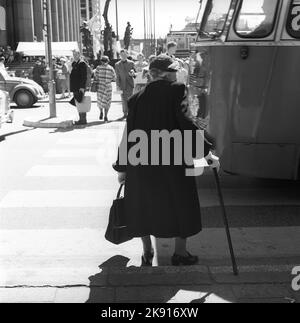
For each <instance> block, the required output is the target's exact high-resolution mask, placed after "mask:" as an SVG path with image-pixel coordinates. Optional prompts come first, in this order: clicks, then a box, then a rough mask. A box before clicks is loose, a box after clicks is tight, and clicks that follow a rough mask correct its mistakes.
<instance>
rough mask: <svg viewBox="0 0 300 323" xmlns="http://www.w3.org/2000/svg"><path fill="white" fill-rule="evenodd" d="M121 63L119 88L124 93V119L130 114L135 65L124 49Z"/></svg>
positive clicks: (119, 66) (118, 80) (118, 77)
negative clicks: (129, 103)
mask: <svg viewBox="0 0 300 323" xmlns="http://www.w3.org/2000/svg"><path fill="white" fill-rule="evenodd" d="M120 56H121V61H120V62H118V63H117V64H116V75H117V88H118V90H120V91H122V105H123V113H124V118H126V117H127V114H128V100H129V98H130V97H131V96H132V94H133V89H134V77H135V65H134V62H132V61H130V60H129V59H128V53H127V51H126V50H125V49H124V50H122V51H121V53H120Z"/></svg>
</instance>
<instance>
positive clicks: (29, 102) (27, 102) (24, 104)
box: [14, 90, 35, 108]
mask: <svg viewBox="0 0 300 323" xmlns="http://www.w3.org/2000/svg"><path fill="white" fill-rule="evenodd" d="M14 101H15V103H16V104H17V106H18V107H19V108H31V107H32V106H33V105H34V102H35V97H34V96H33V94H32V93H31V92H30V91H28V90H20V91H18V92H17V93H16V94H15V97H14Z"/></svg>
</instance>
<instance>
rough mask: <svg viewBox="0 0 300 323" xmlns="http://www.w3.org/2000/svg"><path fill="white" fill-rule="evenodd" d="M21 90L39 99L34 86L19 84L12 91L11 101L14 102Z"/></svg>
mask: <svg viewBox="0 0 300 323" xmlns="http://www.w3.org/2000/svg"><path fill="white" fill-rule="evenodd" d="M20 90H27V91H29V92H30V93H31V94H32V95H33V96H34V97H35V98H36V99H37V95H36V93H35V91H34V90H33V88H32V86H30V85H29V84H19V85H17V86H16V87H15V88H14V89H13V90H12V91H11V93H10V98H11V100H14V97H15V94H16V93H17V92H18V91H20Z"/></svg>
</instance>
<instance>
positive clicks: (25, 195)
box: [0, 102, 300, 286]
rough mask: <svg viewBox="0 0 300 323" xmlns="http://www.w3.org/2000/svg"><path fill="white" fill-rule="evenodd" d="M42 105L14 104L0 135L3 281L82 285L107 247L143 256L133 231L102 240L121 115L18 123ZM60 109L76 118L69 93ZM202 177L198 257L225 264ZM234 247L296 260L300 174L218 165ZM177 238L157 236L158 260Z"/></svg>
mask: <svg viewBox="0 0 300 323" xmlns="http://www.w3.org/2000/svg"><path fill="white" fill-rule="evenodd" d="M46 114H47V104H46V103H43V104H42V106H36V107H34V108H33V109H28V110H18V109H16V122H15V124H14V125H5V126H4V127H3V128H2V129H1V132H0V134H2V135H3V134H4V135H6V139H5V140H4V141H2V142H1V143H0V183H1V184H0V260H1V265H0V272H1V275H0V286H24V285H26V286H28V285H30V286H34V285H37V286H45V285H50V286H51V285H55V286H58V285H60V284H62V285H80V284H86V283H87V281H88V277H89V276H91V275H94V274H95V273H97V272H98V271H99V269H98V266H99V265H101V264H103V263H105V262H106V261H107V260H108V259H110V258H111V257H113V256H116V255H121V256H124V257H127V258H129V259H130V263H129V265H136V266H139V265H140V255H141V245H140V242H139V241H138V240H134V241H131V242H129V243H127V244H124V245H122V246H119V247H116V246H113V245H111V244H109V243H108V242H106V241H105V239H104V232H105V228H106V225H107V220H108V212H109V207H110V205H111V201H112V200H113V198H114V197H115V195H116V191H117V189H118V183H117V177H116V174H115V173H114V172H113V170H112V168H111V164H112V162H113V161H114V160H115V158H116V148H117V144H118V142H119V138H120V134H122V129H123V127H124V122H121V121H118V120H119V118H120V117H121V116H122V113H121V104H120V103H114V104H113V106H112V110H111V113H110V119H111V120H115V121H112V122H110V123H108V124H103V123H102V122H100V121H99V120H98V111H97V108H96V106H95V105H94V106H93V110H92V112H91V113H90V115H89V121H90V124H89V125H88V126H87V127H82V128H72V129H68V130H56V129H30V128H24V127H22V120H24V118H26V117H27V116H28V115H33V116H36V115H41V116H44V115H46ZM58 114H59V115H61V116H64V117H66V118H74V117H76V112H75V111H74V109H72V108H71V107H70V106H69V105H68V104H67V103H66V102H60V103H58ZM198 182H199V197H200V201H201V205H202V208H203V209H202V213H203V214H202V215H203V223H204V231H203V232H202V233H201V234H200V235H198V236H197V237H194V238H192V239H191V240H190V244H189V245H190V250H191V252H192V253H194V254H198V255H199V257H200V259H201V263H203V264H207V263H213V264H220V265H228V264H229V263H230V260H229V257H228V248H227V243H226V237H225V233H224V228H223V223H222V217H221V213H220V208H219V203H218V198H217V194H216V190H215V184H214V178H213V176H212V174H211V172H210V171H208V172H206V173H205V175H203V176H202V177H201V178H199V179H198ZM221 182H222V187H223V191H224V196H225V202H226V205H227V210H228V215H229V220H230V224H231V228H232V230H231V231H232V236H233V242H234V247H235V251H236V254H237V257H238V262H239V263H240V264H242V263H243V264H250V265H255V264H260V263H262V264H266V263H268V264H270V263H272V264H286V263H297V262H298V263H300V259H299V258H300V257H299V245H300V199H299V191H300V190H299V188H300V183H295V182H287V181H271V180H256V179H251V178H244V177H239V176H229V175H226V174H221ZM172 247H173V242H172V241H171V240H159V241H158V242H157V249H158V264H159V265H168V264H169V263H170V257H171V255H172V252H173V250H172Z"/></svg>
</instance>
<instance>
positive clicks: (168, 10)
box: [102, 0, 199, 38]
mask: <svg viewBox="0 0 300 323" xmlns="http://www.w3.org/2000/svg"><path fill="white" fill-rule="evenodd" d="M152 1H153V0H152ZM143 3H144V1H143V0H118V9H119V10H118V11H119V34H120V37H121V38H123V37H124V32H125V28H126V25H127V21H129V22H130V23H131V25H132V27H133V28H134V33H133V38H143V37H144V11H143ZM104 4H105V0H102V11H103V8H104ZM198 10H199V0H156V33H157V35H158V36H162V37H165V36H166V35H167V33H168V32H169V30H170V25H171V24H172V25H173V30H181V29H183V28H184V27H185V25H186V22H185V19H186V18H187V17H193V18H196V16H197V13H198ZM109 16H110V23H111V24H112V25H113V28H114V30H115V29H116V18H115V17H116V16H115V1H114V0H112V2H111V6H110V12H109Z"/></svg>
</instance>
